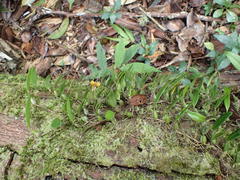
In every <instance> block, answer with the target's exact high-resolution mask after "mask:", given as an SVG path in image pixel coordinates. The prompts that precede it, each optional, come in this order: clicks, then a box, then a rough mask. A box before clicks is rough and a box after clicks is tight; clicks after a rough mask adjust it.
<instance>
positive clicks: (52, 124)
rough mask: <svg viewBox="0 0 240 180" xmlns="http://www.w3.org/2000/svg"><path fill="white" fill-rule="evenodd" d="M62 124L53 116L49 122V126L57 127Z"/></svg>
mask: <svg viewBox="0 0 240 180" xmlns="http://www.w3.org/2000/svg"><path fill="white" fill-rule="evenodd" d="M61 126H62V122H61V120H60V119H59V118H55V119H54V120H52V123H51V127H52V128H54V129H56V128H59V127H61Z"/></svg>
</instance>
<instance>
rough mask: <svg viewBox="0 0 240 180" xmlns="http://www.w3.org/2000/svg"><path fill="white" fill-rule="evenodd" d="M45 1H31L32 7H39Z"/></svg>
mask: <svg viewBox="0 0 240 180" xmlns="http://www.w3.org/2000/svg"><path fill="white" fill-rule="evenodd" d="M44 3H45V0H38V1H37V2H35V3H33V6H34V7H40V6H42V5H43V4H44Z"/></svg>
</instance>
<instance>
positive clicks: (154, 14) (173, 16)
mask: <svg viewBox="0 0 240 180" xmlns="http://www.w3.org/2000/svg"><path fill="white" fill-rule="evenodd" d="M146 13H148V14H150V15H151V16H152V17H158V18H168V19H176V18H181V19H182V18H186V17H187V16H188V14H189V13H188V12H178V13H159V12H146ZM197 16H198V18H199V19H200V20H202V21H223V20H222V19H219V18H213V17H209V16H203V15H197Z"/></svg>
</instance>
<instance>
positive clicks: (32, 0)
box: [21, 0, 35, 6]
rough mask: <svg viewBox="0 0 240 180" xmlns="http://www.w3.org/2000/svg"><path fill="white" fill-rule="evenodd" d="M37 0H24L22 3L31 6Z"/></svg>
mask: <svg viewBox="0 0 240 180" xmlns="http://www.w3.org/2000/svg"><path fill="white" fill-rule="evenodd" d="M34 1H35V0H22V3H21V5H22V6H31V5H32V3H34Z"/></svg>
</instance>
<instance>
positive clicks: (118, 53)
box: [114, 41, 126, 68]
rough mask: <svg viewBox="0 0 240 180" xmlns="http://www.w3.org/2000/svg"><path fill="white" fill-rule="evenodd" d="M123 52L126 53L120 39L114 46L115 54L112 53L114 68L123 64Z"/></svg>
mask: <svg viewBox="0 0 240 180" xmlns="http://www.w3.org/2000/svg"><path fill="white" fill-rule="evenodd" d="M125 53H126V48H125V45H124V43H123V42H122V41H120V42H119V43H118V44H117V45H116V46H115V54H114V59H115V68H119V67H120V66H121V65H122V64H123V62H124V58H125Z"/></svg>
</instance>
